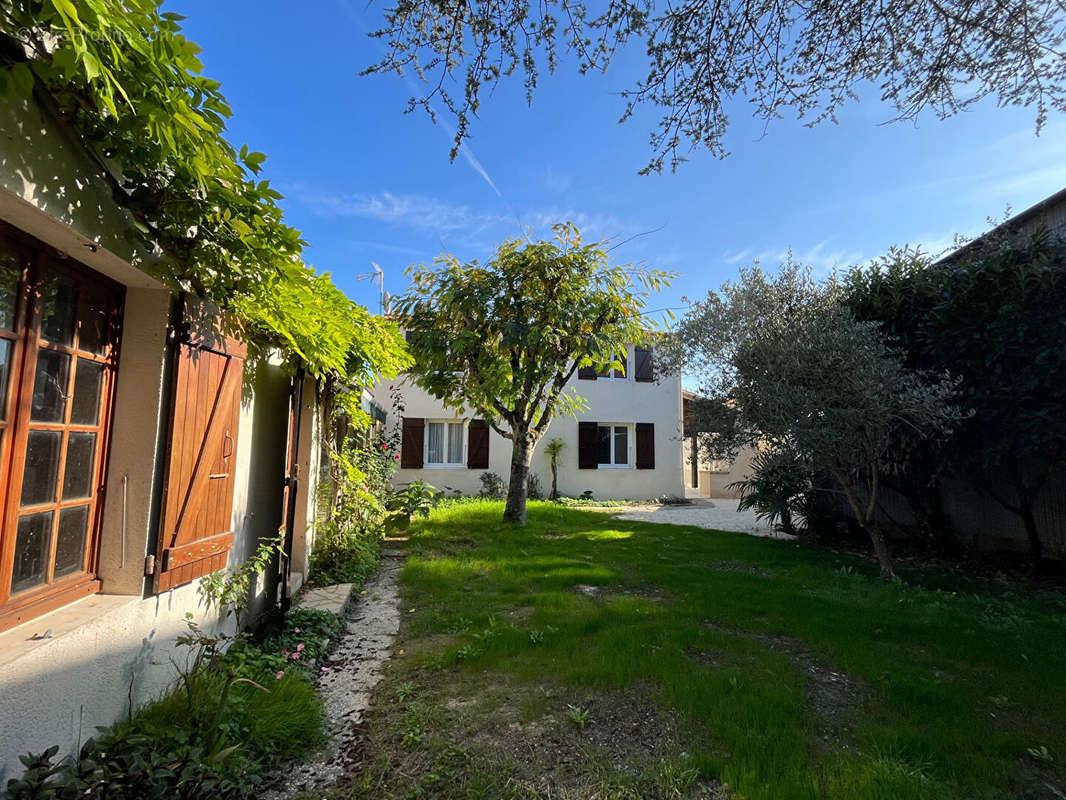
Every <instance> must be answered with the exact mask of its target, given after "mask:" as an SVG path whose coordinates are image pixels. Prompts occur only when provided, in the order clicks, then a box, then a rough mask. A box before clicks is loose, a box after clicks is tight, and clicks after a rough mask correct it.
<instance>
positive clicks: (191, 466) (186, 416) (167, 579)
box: [155, 339, 246, 592]
mask: <svg viewBox="0 0 1066 800" xmlns="http://www.w3.org/2000/svg"><path fill="white" fill-rule="evenodd" d="M245 353H246V348H245V346H244V345H243V344H242V343H240V342H237V341H234V340H232V339H224V340H220V341H217V342H212V344H211V345H210V346H208V345H205V344H197V343H192V344H190V343H181V344H179V345H178V347H177V353H176V358H175V369H174V376H173V385H174V392H173V405H172V407H171V420H170V436H169V442H168V445H167V473H166V474H167V477H166V483H165V487H166V488H165V493H164V495H163V515H162V523H161V526H160V535H159V554H158V562H157V564H156V573H155V590H156V591H157V592H163V591H166V590H167V589H171V588H173V587H175V586H181V585H182V584H185V583H188V582H189V581H192V580H195V579H196V578H199V577H201V576H203V575H208V574H210V573H212V572H215V571H216V570H219V569H222V568H223V567H225V566H226V560H227V558H228V557H229V551H230V548H232V547H233V531H232V530H230V517H231V515H232V512H233V488H234V478H235V475H234V471H235V466H236V460H237V425H238V421H239V419H240V413H241V378H242V375H243V372H244V356H245Z"/></svg>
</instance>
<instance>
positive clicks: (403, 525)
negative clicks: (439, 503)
mask: <svg viewBox="0 0 1066 800" xmlns="http://www.w3.org/2000/svg"><path fill="white" fill-rule="evenodd" d="M438 494H439V493H438V492H437V489H436V487H434V486H431V485H429V484H428V483H426V482H424V481H412V482H411V483H409V484H407V486H405V487H404V488H403V489H400V490H398V491H396V492H393V493H392V496H391V497H389V500H388V502H387V503H386V508H388V510H389V515H388V517H386V518H385V530H386V531H396V532H400V531H406V530H407V529H408V528H410V527H411V520H412V519H414V518H415V517H416V516H417V517H428V516H429V512H430V509H432V508H433V504H434V502H435V501H436V498H437V496H438Z"/></svg>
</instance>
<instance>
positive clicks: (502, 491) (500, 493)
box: [480, 472, 507, 500]
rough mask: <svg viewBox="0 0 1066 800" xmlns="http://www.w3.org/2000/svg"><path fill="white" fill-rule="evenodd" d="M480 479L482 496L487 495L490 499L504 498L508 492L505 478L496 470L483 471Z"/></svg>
mask: <svg viewBox="0 0 1066 800" xmlns="http://www.w3.org/2000/svg"><path fill="white" fill-rule="evenodd" d="M480 480H481V492H480V496H481V497H487V498H488V499H490V500H502V499H503V498H504V496H505V495H506V494H507V487H506V485H505V484H504V482H503V478H501V477H500V476H499V475H497V474H496V473H495V472H482V473H481V477H480Z"/></svg>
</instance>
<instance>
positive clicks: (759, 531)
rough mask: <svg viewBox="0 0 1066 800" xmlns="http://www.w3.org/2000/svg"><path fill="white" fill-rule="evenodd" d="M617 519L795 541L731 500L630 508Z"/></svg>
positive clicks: (792, 537) (717, 499)
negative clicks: (692, 526) (739, 509)
mask: <svg viewBox="0 0 1066 800" xmlns="http://www.w3.org/2000/svg"><path fill="white" fill-rule="evenodd" d="M617 517H618V518H619V519H625V520H633V521H635V522H661V523H664V524H667V525H695V526H697V527H699V528H710V529H713V530H718V531H735V532H737V533H747V534H749V535H751V536H765V537H768V538H771V539H794V538H796V537H794V536H789V535H788V534H786V533H779V532H778V531H775V530H773V529H772V528H771V527H770V526H769V525H767V524H766V523H765V522H763V521H761V520H758V519H756V518H755V514H754V512H752V511H737V501H736V500H732V499H719V498H715V499H714V500H708V499H706V498H702V499H699V500H693V501H692V503H691V504H690V505H676V506H632V507H627V508H626V510H624V511H622V512H621V513H619V514H617Z"/></svg>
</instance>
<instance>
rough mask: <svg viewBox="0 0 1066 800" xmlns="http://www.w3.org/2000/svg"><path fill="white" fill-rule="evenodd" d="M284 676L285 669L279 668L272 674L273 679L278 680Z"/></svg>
mask: <svg viewBox="0 0 1066 800" xmlns="http://www.w3.org/2000/svg"><path fill="white" fill-rule="evenodd" d="M284 676H285V670H283V669H279V670H278V674H277V675H275V676H274V680H276V681H280V680H281V679H282V678H283V677H284Z"/></svg>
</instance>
